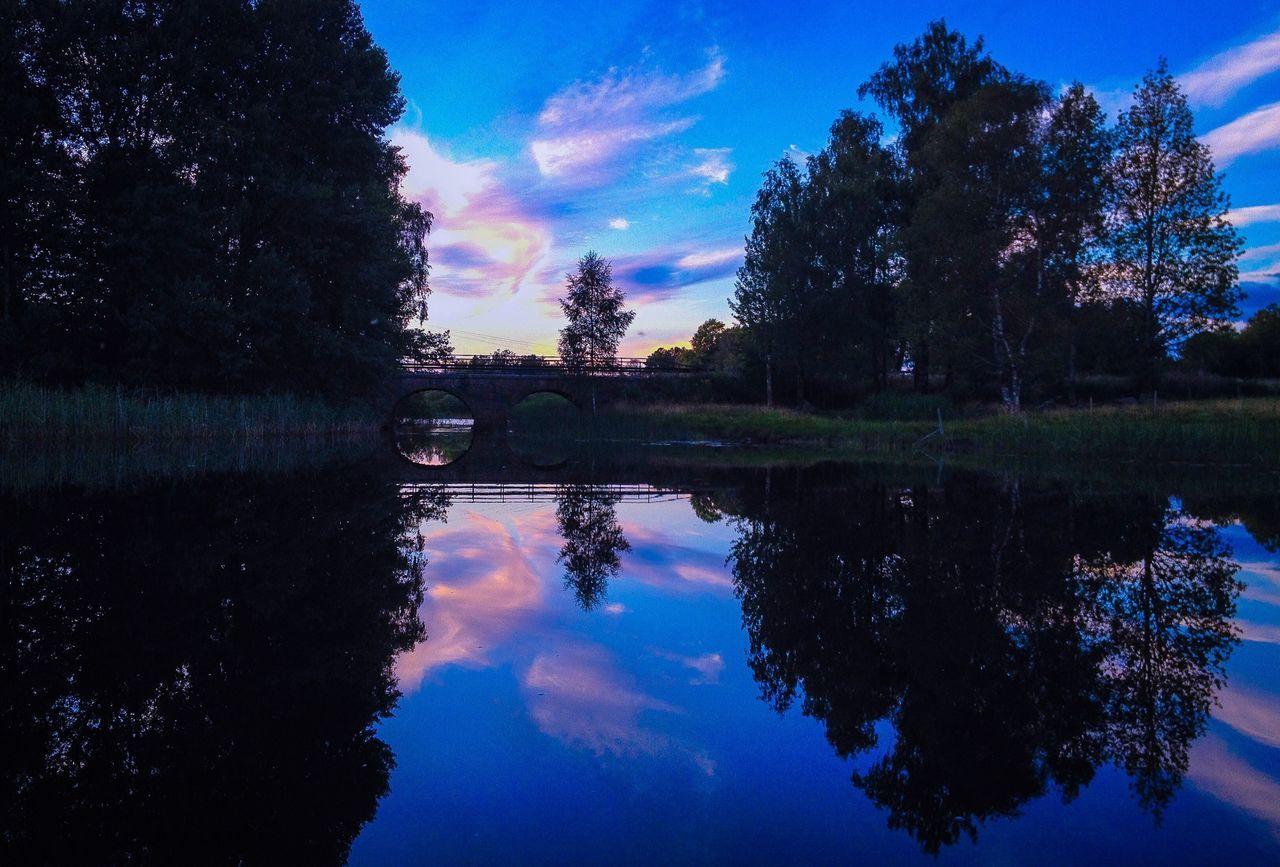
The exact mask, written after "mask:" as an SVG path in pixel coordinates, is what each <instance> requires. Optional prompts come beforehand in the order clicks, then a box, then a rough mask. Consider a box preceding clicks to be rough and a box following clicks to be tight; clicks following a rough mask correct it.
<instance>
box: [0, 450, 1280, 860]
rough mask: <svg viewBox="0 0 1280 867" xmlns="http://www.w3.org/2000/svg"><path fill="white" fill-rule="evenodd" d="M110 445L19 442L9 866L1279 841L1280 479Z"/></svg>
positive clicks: (1208, 852)
mask: <svg viewBox="0 0 1280 867" xmlns="http://www.w3.org/2000/svg"><path fill="white" fill-rule="evenodd" d="M115 459H118V456H116V457H115V458H103V459H101V460H98V461H96V462H95V461H94V460H86V461H80V462H77V461H68V462H66V463H65V465H64V464H63V463H59V462H57V461H52V462H46V463H49V464H50V466H52V467H53V468H52V469H50V468H49V467H45V466H44V465H43V464H42V465H39V466H37V467H36V468H35V469H33V468H32V465H31V464H30V463H26V464H21V465H18V466H15V465H14V463H13V462H12V461H11V462H10V464H9V465H8V467H7V469H6V470H5V471H4V472H3V473H0V485H2V487H0V574H2V575H3V580H4V595H3V615H2V623H0V672H2V676H3V681H2V682H3V692H2V698H0V743H3V745H4V746H3V750H0V754H2V755H3V758H2V759H0V763H2V766H3V782H2V787H3V790H2V791H0V846H2V847H3V848H2V849H0V862H3V863H6V864H21V863H109V862H120V861H126V860H137V861H142V862H146V863H157V864H169V863H209V862H221V863H237V862H240V863H262V864H283V863H308V864H324V863H332V862H341V861H342V860H343V859H345V858H349V859H350V861H351V862H352V863H356V864H408V863H481V864H483V863H522V862H542V863H580V862H592V863H646V864H648V863H672V862H698V863H735V864H736V863H768V864H782V863H795V864H811V863H848V862H851V861H855V860H857V861H873V862H874V861H889V860H892V861H908V860H925V861H932V860H934V859H933V858H931V857H930V856H931V855H936V856H937V860H938V861H941V862H981V863H992V862H1002V863H1038V864H1043V863H1083V862H1090V863H1116V862H1118V861H1120V860H1121V859H1125V860H1129V861H1134V862H1138V863H1205V862H1210V861H1212V862H1218V863H1268V862H1270V863H1274V862H1276V861H1277V860H1280V553H1277V551H1278V549H1280V494H1278V493H1277V492H1278V491H1280V479H1277V477H1276V476H1275V475H1274V474H1269V473H1258V472H1225V473H1224V472H1211V473H1204V472H1189V471H1179V472H1173V473H1157V472H1153V471H1150V470H1143V471H1141V472H1138V471H1137V470H1136V469H1135V468H1126V467H1111V468H1104V469H1102V470H1097V471H1093V472H1074V471H1073V472H1065V471H1059V472H1053V471H1039V472H1035V473H1015V472H1012V471H1001V472H985V471H977V470H972V469H961V468H951V467H947V468H939V467H936V466H934V465H933V464H928V465H925V466H916V467H913V466H903V467H878V466H871V465H857V466H853V465H838V464H832V463H825V464H813V465H794V464H793V465H776V466H771V467H766V466H761V465H759V464H761V463H762V458H761V456H759V455H743V456H735V455H732V454H727V453H725V452H724V451H723V450H718V451H716V452H715V453H714V454H713V456H712V459H711V460H710V461H708V460H706V459H702V458H688V457H687V456H686V457H680V458H676V457H672V456H668V455H667V453H663V456H662V457H660V458H658V459H656V460H653V461H640V460H631V461H627V462H622V461H619V460H617V459H616V456H615V459H614V460H609V461H606V460H605V459H604V456H602V455H597V456H595V457H594V458H591V459H586V460H576V461H575V460H570V461H569V462H567V463H565V464H563V465H558V466H552V467H546V466H544V467H531V466H528V465H525V464H521V463H520V462H518V461H505V460H503V461H488V462H485V461H478V462H475V463H473V464H472V465H471V466H470V467H469V468H468V465H467V461H466V460H465V457H464V460H461V461H459V462H458V463H457V464H454V465H450V466H449V467H440V468H422V469H418V468H414V467H411V466H410V465H408V464H406V463H403V462H400V461H398V459H395V458H394V457H389V456H388V455H386V454H362V455H357V456H352V457H348V458H345V459H344V458H341V457H318V456H315V455H312V456H311V457H309V458H306V459H298V460H292V459H282V458H281V457H280V456H278V455H272V456H268V457H266V458H262V457H261V456H258V457H254V458H252V459H244V458H243V457H241V458H240V459H238V460H230V461H211V462H209V463H207V464H199V463H198V462H194V463H193V462H192V461H190V460H187V459H181V460H177V461H175V462H174V465H173V468H172V471H171V472H167V471H165V469H164V468H163V466H161V465H160V462H142V464H141V465H140V466H139V468H136V469H135V470H128V471H126V470H121V471H118V472H113V471H111V470H110V465H111V461H112V460H115ZM743 463H747V464H757V465H756V466H745V467H744V466H741V464H743ZM734 464H738V466H734ZM104 466H105V467H106V468H105V469H104Z"/></svg>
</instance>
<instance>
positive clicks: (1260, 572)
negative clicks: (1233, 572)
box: [1240, 562, 1280, 605]
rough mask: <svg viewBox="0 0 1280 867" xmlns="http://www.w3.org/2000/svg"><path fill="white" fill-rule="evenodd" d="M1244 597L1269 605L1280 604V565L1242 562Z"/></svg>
mask: <svg viewBox="0 0 1280 867" xmlns="http://www.w3.org/2000/svg"><path fill="white" fill-rule="evenodd" d="M1240 579H1241V580H1242V581H1244V584H1245V588H1244V598H1245V599H1251V600H1253V601H1254V602H1263V603H1265V604H1268V605H1280V567H1277V566H1272V565H1271V564H1270V563H1268V562H1261V563H1248V562H1242V563H1241V564H1240Z"/></svg>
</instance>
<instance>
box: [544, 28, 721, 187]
mask: <svg viewBox="0 0 1280 867" xmlns="http://www.w3.org/2000/svg"><path fill="white" fill-rule="evenodd" d="M723 79H724V58H723V56H721V55H720V53H719V52H718V51H715V50H714V49H713V50H712V51H711V52H709V58H708V61H707V64H706V65H705V66H703V67H701V68H699V69H696V70H694V71H693V72H690V73H687V74H683V75H669V74H663V73H659V72H653V71H647V70H632V71H628V72H625V73H624V72H620V71H619V70H618V69H617V68H613V69H610V70H609V71H608V72H606V73H605V75H604V76H603V77H601V78H599V79H597V80H594V81H580V82H575V83H574V84H572V85H570V86H568V87H566V88H564V89H563V90H561V91H560V92H558V93H556V94H555V95H553V96H552V97H551V98H550V99H548V100H547V102H546V104H545V105H544V106H543V108H542V111H541V112H539V114H538V118H537V132H536V134H535V137H534V138H533V139H532V140H531V141H530V143H529V151H530V153H531V154H532V156H533V160H534V163H535V164H536V165H537V167H538V171H539V173H540V174H541V175H542V176H543V177H545V178H558V179H561V180H568V181H572V182H575V183H597V182H600V181H602V180H603V178H604V175H603V173H602V169H604V168H607V167H608V166H610V165H611V164H613V163H614V162H617V161H619V160H620V158H622V157H623V156H624V155H628V156H630V155H632V154H633V152H634V151H635V150H636V148H637V146H639V145H641V144H643V143H645V142H651V141H655V140H658V139H663V138H667V137H669V136H672V135H675V134H677V133H680V132H684V131H685V130H687V129H689V128H690V127H691V126H693V125H694V124H695V123H696V122H697V118H694V117H688V116H683V117H670V116H664V115H666V113H667V112H668V111H669V110H670V109H672V108H674V107H676V106H678V105H680V104H681V103H683V102H686V101H688V100H690V99H693V98H694V97H697V96H701V95H702V94H705V93H708V92H710V91H711V90H714V89H715V88H716V87H717V86H718V85H719V84H720V82H721V81H722V80H723Z"/></svg>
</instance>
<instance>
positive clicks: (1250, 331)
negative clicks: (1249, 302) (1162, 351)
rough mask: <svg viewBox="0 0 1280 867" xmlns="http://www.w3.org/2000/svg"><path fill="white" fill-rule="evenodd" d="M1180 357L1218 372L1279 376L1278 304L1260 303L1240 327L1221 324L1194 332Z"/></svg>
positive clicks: (1185, 362)
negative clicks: (1219, 326)
mask: <svg viewBox="0 0 1280 867" xmlns="http://www.w3.org/2000/svg"><path fill="white" fill-rule="evenodd" d="M1179 357H1180V359H1181V362H1182V364H1183V365H1184V366H1187V367H1190V368H1191V369H1193V370H1199V371H1204V372H1206V373H1215V374H1218V375H1219V376H1234V377H1250V376H1257V377H1268V378H1272V379H1274V378H1280V305H1275V304H1270V305H1268V306H1266V307H1263V308H1262V309H1261V310H1259V311H1257V312H1256V313H1254V314H1253V316H1251V317H1249V321H1248V322H1246V323H1245V326H1244V328H1243V329H1241V330H1240V331H1236V330H1235V329H1234V328H1230V327H1224V328H1217V329H1214V330H1211V331H1202V332H1200V333H1199V334H1193V335H1192V336H1191V337H1189V338H1187V339H1186V340H1185V341H1183V344H1182V346H1181V348H1180V350H1179Z"/></svg>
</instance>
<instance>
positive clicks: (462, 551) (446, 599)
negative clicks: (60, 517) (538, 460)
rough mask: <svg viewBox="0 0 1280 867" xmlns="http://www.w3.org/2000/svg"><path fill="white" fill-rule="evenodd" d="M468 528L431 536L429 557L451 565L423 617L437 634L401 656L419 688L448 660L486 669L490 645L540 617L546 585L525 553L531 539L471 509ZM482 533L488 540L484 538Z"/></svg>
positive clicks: (403, 682) (403, 669)
mask: <svg viewBox="0 0 1280 867" xmlns="http://www.w3.org/2000/svg"><path fill="white" fill-rule="evenodd" d="M461 517H462V522H461V523H462V526H459V527H458V528H457V529H453V530H441V531H438V532H436V533H434V534H433V535H432V536H431V539H430V554H431V557H430V559H431V560H433V561H436V560H444V561H447V562H448V564H449V570H450V577H449V580H448V581H440V582H437V583H436V584H435V585H434V586H432V587H431V589H430V590H429V591H428V592H427V594H426V598H425V599H424V601H423V605H422V611H421V616H422V620H423V622H424V623H425V624H426V627H427V634H428V635H429V636H430V637H429V639H428V640H427V641H424V642H422V643H421V644H419V645H417V646H416V647H414V648H413V649H412V650H410V651H408V652H407V653H404V654H402V655H401V656H400V657H398V658H397V659H396V666H395V670H396V679H397V681H398V683H399V685H400V688H401V689H403V690H405V691H412V690H414V689H416V688H417V687H418V686H419V685H420V684H421V683H422V681H423V680H424V679H425V678H426V677H427V676H428V675H429V674H430V673H431V672H432V671H433V670H434V669H437V668H440V667H442V666H446V665H461V666H465V667H469V668H484V667H486V666H488V665H489V653H490V651H491V650H492V649H493V648H495V647H497V646H498V645H500V644H501V643H502V642H503V641H505V640H507V639H508V638H510V637H511V636H512V635H513V634H514V633H516V632H517V631H519V630H520V629H521V628H523V627H525V626H527V624H528V623H529V621H530V620H531V619H532V618H534V617H535V616H537V615H538V614H539V613H540V612H541V611H542V610H543V609H544V607H545V604H546V599H545V595H546V586H545V584H544V582H543V581H542V580H541V579H540V578H539V576H538V574H537V572H536V571H535V570H534V568H533V565H532V563H531V561H530V559H529V555H528V553H527V552H526V548H527V547H528V546H527V544H522V540H521V539H520V538H517V537H516V536H515V535H513V534H512V532H511V531H510V530H509V529H507V528H506V527H504V526H503V525H502V524H500V523H499V522H497V521H494V520H490V519H487V518H484V517H481V516H479V515H476V514H468V515H466V516H461ZM480 538H483V539H485V542H484V543H483V544H479V543H477V541H476V540H477V539H480Z"/></svg>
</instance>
